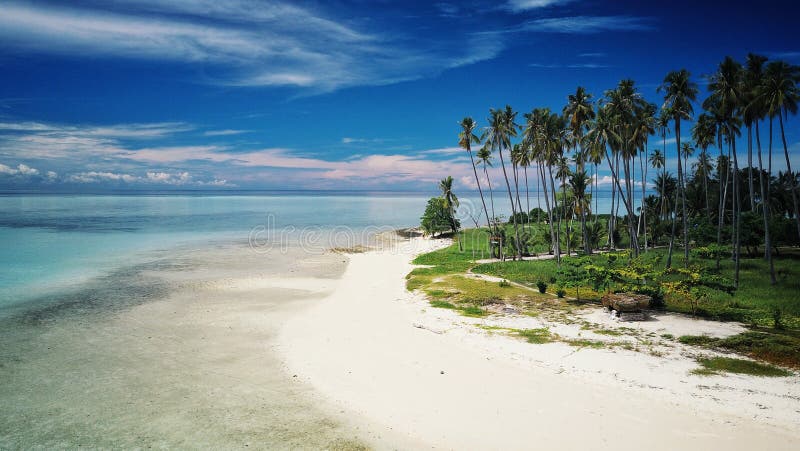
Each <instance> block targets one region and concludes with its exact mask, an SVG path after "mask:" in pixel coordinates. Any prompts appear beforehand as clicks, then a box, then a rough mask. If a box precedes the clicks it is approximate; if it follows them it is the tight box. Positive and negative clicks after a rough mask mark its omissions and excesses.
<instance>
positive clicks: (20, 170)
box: [0, 163, 39, 176]
mask: <svg viewBox="0 0 800 451" xmlns="http://www.w3.org/2000/svg"><path fill="white" fill-rule="evenodd" d="M0 174H6V175H21V176H32V175H39V170H38V169H36V168H32V167H30V166H28V165H27V164H22V163H20V164H18V165H17V167H16V168H12V167H10V166H6V165H4V164H0Z"/></svg>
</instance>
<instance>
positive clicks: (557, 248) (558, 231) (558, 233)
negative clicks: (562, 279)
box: [547, 165, 561, 266]
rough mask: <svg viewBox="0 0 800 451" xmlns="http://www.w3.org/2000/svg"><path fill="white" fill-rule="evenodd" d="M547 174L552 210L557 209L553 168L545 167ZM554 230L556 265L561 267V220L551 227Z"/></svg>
mask: <svg viewBox="0 0 800 451" xmlns="http://www.w3.org/2000/svg"><path fill="white" fill-rule="evenodd" d="M547 173H548V175H549V176H550V192H551V193H552V194H553V210H556V209H558V198H557V197H556V180H555V179H554V178H553V167H552V166H550V165H548V166H547ZM553 226H554V227H555V229H556V234H555V239H556V240H555V252H556V263H557V264H558V265H559V266H561V219H559V220H558V224H557V225H556V224H554V225H553Z"/></svg>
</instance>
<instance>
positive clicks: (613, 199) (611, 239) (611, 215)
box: [608, 182, 617, 249]
mask: <svg viewBox="0 0 800 451" xmlns="http://www.w3.org/2000/svg"><path fill="white" fill-rule="evenodd" d="M616 201H617V185H616V184H614V183H613V182H612V183H611V211H609V212H608V247H609V249H614V247H615V243H614V221H613V218H614V204H615V203H616Z"/></svg>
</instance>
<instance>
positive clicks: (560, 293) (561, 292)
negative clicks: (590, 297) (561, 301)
mask: <svg viewBox="0 0 800 451" xmlns="http://www.w3.org/2000/svg"><path fill="white" fill-rule="evenodd" d="M566 295H567V291H566V290H564V289H563V288H559V289H558V290H556V296H558V297H559V298H563V297H564V296H566Z"/></svg>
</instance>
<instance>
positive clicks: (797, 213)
mask: <svg viewBox="0 0 800 451" xmlns="http://www.w3.org/2000/svg"><path fill="white" fill-rule="evenodd" d="M778 123H779V124H780V126H781V140H782V141H783V154H784V155H785V156H786V171H787V173H788V174H789V188H790V189H791V190H792V205H793V206H794V220H795V222H796V223H797V236H798V237H800V209H798V206H797V187H796V186H795V179H796V177H795V174H794V172H792V162H791V161H790V160H789V149H788V148H787V147H786V134H785V133H784V130H783V115H782V114H781V113H780V112H779V113H778Z"/></svg>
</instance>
